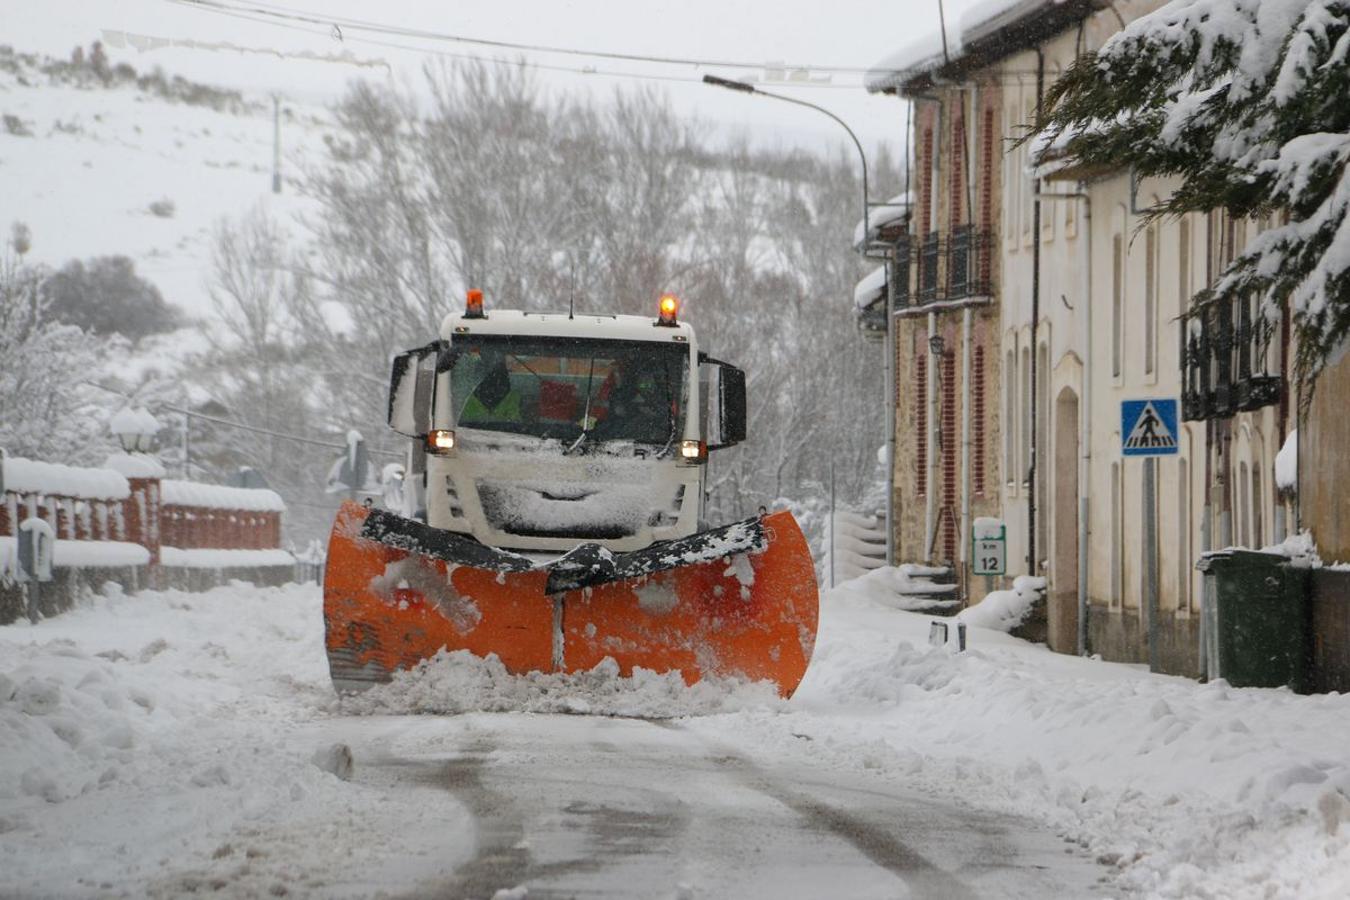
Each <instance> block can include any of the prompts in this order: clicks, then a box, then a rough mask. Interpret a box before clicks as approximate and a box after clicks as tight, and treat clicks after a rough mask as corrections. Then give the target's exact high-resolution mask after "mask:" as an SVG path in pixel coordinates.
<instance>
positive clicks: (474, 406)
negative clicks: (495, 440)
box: [450, 336, 689, 445]
mask: <svg viewBox="0 0 1350 900" xmlns="http://www.w3.org/2000/svg"><path fill="white" fill-rule="evenodd" d="M451 350H452V364H451V392H450V393H451V397H452V398H453V400H452V403H453V406H454V410H455V421H456V423H457V424H458V426H460V427H467V428H481V429H485V430H489V431H506V432H511V433H513V434H528V435H533V436H535V437H542V438H556V439H558V440H562V441H567V442H575V441H577V440H578V439H581V438H585V439H590V440H595V441H614V440H627V441H635V442H639V443H647V444H660V445H666V444H668V443H670V442H671V441H672V440H673V439H674V438H675V436H676V435H677V434H678V431H679V423H680V422H681V415H682V410H683V407H684V403H685V385H686V383H687V381H688V378H687V374H688V367H689V351H688V349H687V348H686V347H684V346H681V345H678V344H658V343H653V342H648V341H610V340H596V339H585V338H564V337H530V338H521V337H514V336H511V337H497V336H478V337H457V338H455V340H454V342H453V344H452V345H451Z"/></svg>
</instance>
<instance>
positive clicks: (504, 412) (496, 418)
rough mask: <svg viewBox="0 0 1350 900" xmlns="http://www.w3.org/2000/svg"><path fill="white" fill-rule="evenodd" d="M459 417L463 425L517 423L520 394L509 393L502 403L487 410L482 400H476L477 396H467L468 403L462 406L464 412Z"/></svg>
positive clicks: (519, 416)
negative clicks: (472, 423)
mask: <svg viewBox="0 0 1350 900" xmlns="http://www.w3.org/2000/svg"><path fill="white" fill-rule="evenodd" d="M459 417H460V419H461V420H462V421H464V422H465V424H469V423H471V422H519V421H521V413H520V393H519V392H517V391H514V390H513V391H510V392H509V393H508V394H507V395H506V396H505V397H503V398H502V402H501V403H498V404H497V405H496V406H494V407H492V408H491V409H488V407H487V406H486V405H485V404H484V403H483V401H482V400H479V399H478V395H477V394H472V395H470V396H469V401H468V402H467V403H465V404H464V410H463V411H462V412H461V413H460V414H459Z"/></svg>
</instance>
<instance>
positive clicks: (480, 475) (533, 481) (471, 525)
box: [427, 451, 702, 552]
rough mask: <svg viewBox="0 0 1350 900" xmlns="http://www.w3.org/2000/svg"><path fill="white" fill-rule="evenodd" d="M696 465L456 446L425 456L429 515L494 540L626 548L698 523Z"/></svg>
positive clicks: (523, 545)
mask: <svg viewBox="0 0 1350 900" xmlns="http://www.w3.org/2000/svg"><path fill="white" fill-rule="evenodd" d="M701 472H702V469H701V468H700V467H694V466H682V465H680V464H679V463H678V462H676V461H675V460H674V459H670V460H661V461H659V462H653V461H652V460H650V459H642V458H623V457H612V456H579V457H569V456H562V455H561V454H559V453H547V454H545V453H522V454H504V453H500V452H492V451H489V452H482V453H473V452H461V453H459V454H457V455H456V456H454V457H448V458H439V457H429V458H428V459H427V522H428V524H430V525H431V526H432V527H434V528H442V529H445V530H448V531H458V532H462V533H469V534H473V535H474V536H475V537H477V538H478V539H479V540H480V541H482V542H483V543H485V544H488V545H490V546H493V547H503V548H510V549H515V550H544V551H553V550H556V551H558V552H566V551H567V550H570V549H572V548H573V547H575V546H576V545H577V544H578V543H580V542H582V541H596V542H598V543H600V544H602V545H603V546H605V547H606V548H608V549H610V550H614V551H618V552H626V551H630V550H637V549H640V548H642V547H647V546H649V545H651V544H652V543H654V542H656V541H663V540H670V539H672V538H676V537H682V536H684V535H688V534H692V533H694V532H695V531H696V530H697V528H698V509H699V492H700V490H701V485H700V475H701Z"/></svg>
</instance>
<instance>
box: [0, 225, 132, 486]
mask: <svg viewBox="0 0 1350 900" xmlns="http://www.w3.org/2000/svg"><path fill="white" fill-rule="evenodd" d="M22 231H23V238H24V239H23V240H20V239H19V238H20V236H21V234H20V229H18V228H16V229H15V231H14V238H13V239H12V240H10V241H9V242H7V245H6V247H5V248H4V250H3V251H0V447H4V448H5V449H6V450H8V451H9V452H10V453H13V454H14V455H16V456H28V457H32V458H34V459H43V460H50V461H55V462H68V463H89V462H95V461H97V460H98V459H99V458H101V457H102V456H103V455H104V454H106V453H107V451H108V449H109V442H108V439H107V431H106V429H105V428H104V427H103V416H104V415H105V414H106V410H105V409H102V408H100V407H98V406H96V405H93V404H91V402H90V400H91V397H90V396H89V393H90V390H91V382H92V380H93V379H94V378H95V377H96V376H97V374H98V370H99V364H100V361H101V357H100V355H99V348H98V345H97V343H96V342H95V340H94V339H93V338H92V337H91V336H89V335H87V334H85V333H84V332H83V331H81V330H80V329H79V328H77V327H75V326H74V325H63V324H61V323H59V322H55V321H53V320H52V319H51V317H50V316H49V315H48V303H49V301H48V300H47V298H46V297H45V296H44V292H43V290H42V284H43V281H44V279H45V277H46V275H47V273H46V272H44V271H43V270H41V269H39V268H37V267H34V266H29V265H26V264H24V262H23V253H24V252H25V251H26V250H27V237H26V229H23V230H22Z"/></svg>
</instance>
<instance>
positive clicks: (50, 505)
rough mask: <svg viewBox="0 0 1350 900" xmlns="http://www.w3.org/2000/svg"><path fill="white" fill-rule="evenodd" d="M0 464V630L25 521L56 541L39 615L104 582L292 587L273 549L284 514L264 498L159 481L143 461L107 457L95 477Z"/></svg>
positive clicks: (153, 465) (13, 601)
mask: <svg viewBox="0 0 1350 900" xmlns="http://www.w3.org/2000/svg"><path fill="white" fill-rule="evenodd" d="M0 459H2V460H3V461H2V462H0V624H3V623H6V622H10V621H13V620H14V619H15V618H16V617H17V616H18V615H19V614H20V613H21V612H22V611H23V609H24V608H25V607H26V600H25V590H26V589H25V587H24V586H23V584H22V583H21V582H20V581H19V568H18V540H17V534H18V530H19V525H20V523H22V522H23V521H24V520H25V519H30V518H38V519H41V520H43V521H44V522H46V523H47V525H48V526H49V527H50V528H51V530H52V533H53V534H54V535H55V536H56V542H55V547H54V551H53V560H52V564H53V568H54V581H53V582H52V583H51V586H50V587H49V588H44V590H43V592H42V598H43V599H42V612H43V613H44V614H47V615H51V614H53V613H56V612H60V611H61V610H63V609H65V608H67V607H69V605H70V604H71V603H72V602H74V600H75V599H76V598H77V597H78V596H79V594H80V593H81V592H83V591H85V590H87V589H89V588H92V587H97V586H98V585H100V584H102V583H103V582H105V581H115V582H117V583H119V584H121V585H122V586H123V587H124V588H127V589H130V590H135V589H137V588H139V587H141V586H142V585H147V584H156V585H160V586H166V587H167V586H173V587H180V588H186V589H202V588H207V587H210V586H213V585H215V584H218V583H221V582H223V581H226V580H230V579H241V580H249V581H254V582H257V583H266V584H280V583H284V582H287V581H291V580H293V578H294V577H295V560H294V558H293V557H292V556H291V555H290V553H288V552H287V551H285V550H283V549H281V515H282V513H283V512H284V511H285V504H284V503H283V502H282V500H281V498H280V497H279V496H278V495H277V494H276V493H275V492H273V491H269V490H256V489H245V488H230V487H221V486H217V485H205V484H197V483H195V482H186V481H172V480H168V479H165V478H164V469H163V467H162V466H160V464H159V463H158V462H157V461H156V460H155V459H154V458H153V457H151V456H147V455H145V454H126V453H119V454H114V455H113V456H111V457H109V458H108V460H107V461H106V463H105V464H104V466H102V467H99V468H84V467H76V466H65V465H58V464H55V463H47V462H40V461H38V460H31V459H23V458H17V457H0Z"/></svg>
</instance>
